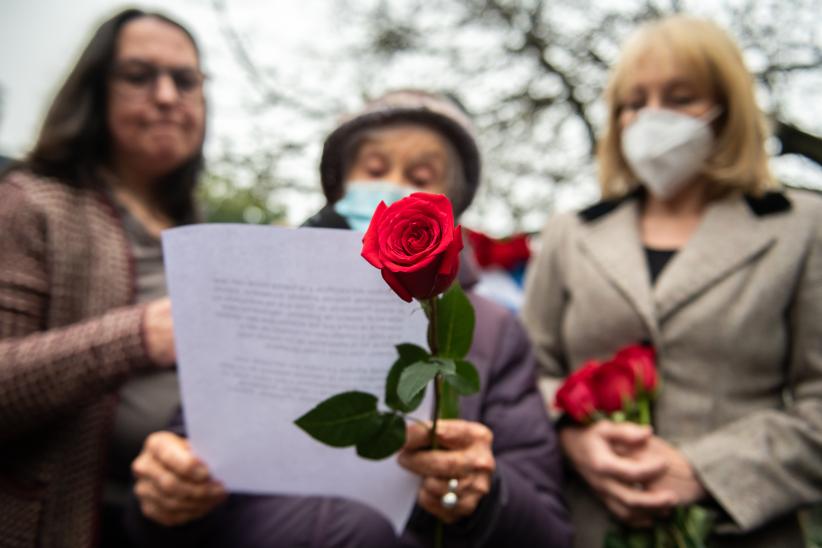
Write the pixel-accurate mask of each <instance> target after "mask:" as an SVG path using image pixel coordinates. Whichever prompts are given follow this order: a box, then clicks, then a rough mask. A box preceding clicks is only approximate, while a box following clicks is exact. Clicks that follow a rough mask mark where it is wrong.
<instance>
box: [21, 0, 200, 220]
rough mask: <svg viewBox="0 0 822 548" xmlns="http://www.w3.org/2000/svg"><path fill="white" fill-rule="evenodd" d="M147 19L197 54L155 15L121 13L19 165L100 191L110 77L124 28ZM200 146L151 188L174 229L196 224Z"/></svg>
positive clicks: (89, 51)
mask: <svg viewBox="0 0 822 548" xmlns="http://www.w3.org/2000/svg"><path fill="white" fill-rule="evenodd" d="M141 17H151V18H154V19H159V20H160V21H163V22H164V23H168V24H169V25H172V26H174V27H176V28H178V29H180V30H181V31H182V32H183V33H185V35H186V36H187V37H188V39H189V40H190V41H191V43H192V45H193V46H194V50H195V52H197V56H198V58H199V48H198V47H197V42H196V41H195V40H194V37H193V36H192V35H191V33H190V32H189V31H188V30H187V29H186V28H185V27H183V26H182V25H181V24H180V23H178V22H176V21H174V20H172V19H170V18H168V17H166V16H165V15H161V14H158V13H148V12H145V11H142V10H138V9H127V10H124V11H122V12H120V13H118V14H117V15H115V16H114V17H112V18H110V19H108V20H107V21H105V22H104V23H103V24H102V25H101V26H100V27H99V28H98V29H97V31H96V32H95V33H94V36H93V37H92V38H91V41H90V42H89V43H88V45H87V46H86V49H85V50H83V53H82V54H81V55H80V59H79V60H78V61H77V64H76V65H75V66H74V68H73V69H72V71H71V73H70V74H69V76H68V78H67V79H66V81H65V83H63V86H62V87H61V88H60V91H58V92H57V95H56V97H55V98H54V101H53V102H52V104H51V107H50V108H49V111H48V114H46V118H45V120H44V121H43V126H42V128H41V129H40V135H39V136H38V138H37V143H36V144H35V145H34V149H33V150H32V151H31V152H30V153H29V154H28V156H27V157H26V159H25V161H23V162H22V163H21V164H20V165H21V166H22V167H24V168H27V169H29V170H31V171H32V172H34V173H36V174H38V175H42V176H46V177H54V178H56V179H58V180H59V181H61V182H62V183H64V184H67V185H71V186H76V187H85V188H99V187H101V185H102V182H101V178H100V171H99V170H100V168H101V167H102V166H103V165H104V164H105V163H106V162H107V161H108V157H109V148H108V147H109V143H110V135H109V131H108V124H107V121H106V113H107V108H106V107H107V87H106V82H107V78H108V75H109V73H110V71H111V68H112V65H113V63H114V57H115V51H116V47H117V39H118V37H119V35H120V31H121V30H122V28H123V27H124V26H125V25H126V24H127V23H129V22H130V21H133V20H135V19H139V18H141ZM203 163H204V160H203V150H202V145H201V146H200V149H199V150H198V151H197V153H196V154H195V155H194V157H193V158H191V159H190V160H188V161H187V162H185V163H184V164H183V165H181V166H180V167H178V168H177V169H175V170H174V171H173V172H172V173H170V174H168V175H167V176H165V177H164V180H163V181H162V182H161V184H157V185H155V187H154V188H155V189H156V193H157V194H156V196H155V199H156V201H157V204H158V205H159V206H160V208H161V209H162V210H163V212H164V213H165V214H166V215H168V216H169V217H171V218H172V219H173V220H174V221H176V222H177V223H186V222H192V221H193V220H194V219H195V218H196V207H195V204H194V188H195V186H196V184H197V179H198V178H199V175H200V172H201V171H202V168H203Z"/></svg>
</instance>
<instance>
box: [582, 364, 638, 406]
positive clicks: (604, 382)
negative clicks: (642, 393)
mask: <svg viewBox="0 0 822 548" xmlns="http://www.w3.org/2000/svg"><path fill="white" fill-rule="evenodd" d="M590 382H591V390H592V391H593V393H594V398H595V399H596V402H597V409H599V410H600V411H603V412H605V413H613V412H615V411H621V410H622V408H623V407H624V404H625V402H626V401H633V399H634V398H635V397H636V375H635V373H634V370H633V368H632V367H631V366H630V365H629V364H628V363H627V362H624V361H618V360H609V361H607V362H605V363H603V364H602V365H600V366H599V367H597V368H596V369H595V370H594V372H593V374H592V375H591V380H590Z"/></svg>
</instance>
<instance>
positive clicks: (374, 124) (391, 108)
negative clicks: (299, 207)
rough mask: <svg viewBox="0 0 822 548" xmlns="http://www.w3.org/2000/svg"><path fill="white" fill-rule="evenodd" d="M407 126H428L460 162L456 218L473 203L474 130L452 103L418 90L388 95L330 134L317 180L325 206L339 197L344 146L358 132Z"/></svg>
mask: <svg viewBox="0 0 822 548" xmlns="http://www.w3.org/2000/svg"><path fill="white" fill-rule="evenodd" d="M402 122H409V123H418V124H420V125H424V126H428V127H431V128H433V129H434V130H436V131H438V132H439V133H441V134H442V135H443V136H444V137H445V138H447V139H448V140H449V141H450V142H451V144H452V145H453V146H454V148H455V149H456V151H457V154H459V157H460V159H461V160H462V169H463V173H464V175H465V185H466V187H467V188H466V189H465V192H463V193H461V194H462V195H461V197H460V200H459V201H460V203H454V204H453V205H454V212H455V213H456V214H457V215H459V214H460V213H462V212H463V211H465V210H466V209H467V208H468V206H469V205H470V204H471V201H472V200H473V199H474V194H475V193H476V191H477V186H478V185H479V178H480V154H479V149H478V147H477V142H476V140H475V139H474V129H473V125H472V124H471V120H469V119H468V116H467V115H466V113H465V112H464V111H463V110H462V108H461V107H460V106H459V105H458V104H457V103H456V102H455V101H453V100H451V99H449V98H448V97H446V96H444V95H439V94H434V93H428V92H425V91H419V90H402V91H393V92H389V93H387V94H385V95H383V96H382V97H379V98H378V99H375V100H374V101H371V102H369V103H367V104H366V105H365V107H364V108H363V109H362V110H361V111H360V112H358V113H356V114H353V115H351V116H348V117H346V118H345V119H344V120H343V122H342V123H341V124H340V125H339V126H338V127H337V128H336V129H335V130H334V131H332V132H331V134H330V135H329V136H328V138H327V139H326V140H325V145H324V146H323V154H322V159H321V160H320V177H321V180H322V186H323V192H324V193H325V197H326V199H327V200H328V203H332V204H333V203H334V202H336V201H337V200H339V199H340V198H342V196H343V186H344V183H345V173H344V172H343V171H344V169H345V166H346V161H345V160H346V159H345V158H344V157H343V155H344V154H345V153H346V151H347V150H348V146H347V145H348V143H349V142H350V140H351V139H352V137H355V136H356V135H358V134H360V133H361V132H362V131H365V130H371V129H378V128H380V127H382V126H388V125H391V124H396V123H402Z"/></svg>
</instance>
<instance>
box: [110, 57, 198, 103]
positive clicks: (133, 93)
mask: <svg viewBox="0 0 822 548" xmlns="http://www.w3.org/2000/svg"><path fill="white" fill-rule="evenodd" d="M164 74H167V75H168V76H169V78H171V81H172V82H173V83H174V88H175V89H176V90H177V94H178V95H179V97H180V99H181V100H184V101H187V100H192V99H196V98H198V97H201V96H202V94H203V82H204V81H205V75H204V74H203V73H202V72H200V71H199V70H198V69H194V68H171V67H158V66H157V65H154V64H151V63H146V62H143V61H127V62H125V63H123V64H120V65H117V66H115V67H114V69H113V70H112V71H111V76H112V85H113V89H114V90H115V91H117V92H118V93H120V94H122V95H123V96H126V97H129V98H134V99H147V98H148V97H150V96H151V94H153V93H155V92H156V90H157V82H158V81H159V80H160V77H161V76H163V75H164Z"/></svg>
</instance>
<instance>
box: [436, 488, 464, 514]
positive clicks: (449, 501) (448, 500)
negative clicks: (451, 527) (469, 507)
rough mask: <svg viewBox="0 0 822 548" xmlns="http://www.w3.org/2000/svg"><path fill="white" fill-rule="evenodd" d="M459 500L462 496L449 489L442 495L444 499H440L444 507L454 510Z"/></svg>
mask: <svg viewBox="0 0 822 548" xmlns="http://www.w3.org/2000/svg"><path fill="white" fill-rule="evenodd" d="M459 501H460V498H459V497H458V496H457V494H456V493H455V492H453V491H448V492H447V493H445V494H444V495H443V496H442V499H440V503H441V504H442V507H443V508H445V509H446V510H453V509H454V508H456V507H457V503H458V502H459Z"/></svg>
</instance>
